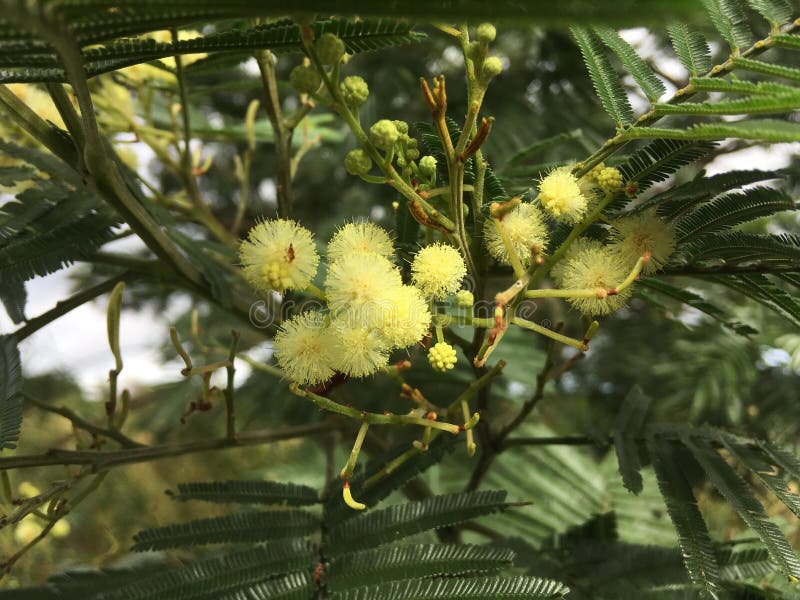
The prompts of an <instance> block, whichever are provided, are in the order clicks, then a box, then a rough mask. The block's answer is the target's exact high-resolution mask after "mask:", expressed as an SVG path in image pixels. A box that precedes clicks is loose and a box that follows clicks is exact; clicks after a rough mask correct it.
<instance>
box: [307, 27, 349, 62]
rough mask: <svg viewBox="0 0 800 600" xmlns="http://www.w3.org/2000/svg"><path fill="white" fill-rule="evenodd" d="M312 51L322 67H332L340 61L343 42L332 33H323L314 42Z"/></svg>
mask: <svg viewBox="0 0 800 600" xmlns="http://www.w3.org/2000/svg"><path fill="white" fill-rule="evenodd" d="M314 50H316V51H317V56H318V57H319V60H320V62H322V64H323V65H327V66H333V65H335V64H338V63H339V61H340V60H342V56H343V55H344V50H345V48H344V42H343V41H342V40H341V39H340V38H338V37H337V36H335V35H334V34H332V33H323V34H322V35H321V36H319V38H317V41H316V42H314Z"/></svg>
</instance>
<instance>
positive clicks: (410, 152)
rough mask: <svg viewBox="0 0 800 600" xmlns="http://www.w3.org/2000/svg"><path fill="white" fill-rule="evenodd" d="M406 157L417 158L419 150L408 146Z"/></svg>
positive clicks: (409, 158)
mask: <svg viewBox="0 0 800 600" xmlns="http://www.w3.org/2000/svg"><path fill="white" fill-rule="evenodd" d="M406 158H407V159H408V160H417V159H418V158H419V150H417V149H416V148H409V149H408V150H406Z"/></svg>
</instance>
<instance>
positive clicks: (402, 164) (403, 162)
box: [395, 156, 408, 169]
mask: <svg viewBox="0 0 800 600" xmlns="http://www.w3.org/2000/svg"><path fill="white" fill-rule="evenodd" d="M395 162H396V163H397V166H398V167H400V168H401V169H402V168H404V167H405V166H406V165H407V164H408V163H407V162H406V159H405V158H403V157H402V156H398V157H397V160H396V161H395Z"/></svg>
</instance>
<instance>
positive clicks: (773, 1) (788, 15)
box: [747, 0, 792, 25]
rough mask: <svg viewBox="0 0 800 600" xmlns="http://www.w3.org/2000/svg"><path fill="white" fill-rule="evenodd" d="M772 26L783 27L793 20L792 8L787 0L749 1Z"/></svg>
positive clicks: (751, 6)
mask: <svg viewBox="0 0 800 600" xmlns="http://www.w3.org/2000/svg"><path fill="white" fill-rule="evenodd" d="M747 4H749V5H750V8H752V9H753V10H755V11H757V12H758V13H759V14H760V15H761V16H762V17H764V18H765V19H766V20H767V21H769V23H770V24H771V25H781V24H783V23H786V22H788V21H790V20H791V19H792V7H791V5H790V4H789V2H788V1H787V0H747Z"/></svg>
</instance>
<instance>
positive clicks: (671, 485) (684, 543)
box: [647, 436, 721, 596]
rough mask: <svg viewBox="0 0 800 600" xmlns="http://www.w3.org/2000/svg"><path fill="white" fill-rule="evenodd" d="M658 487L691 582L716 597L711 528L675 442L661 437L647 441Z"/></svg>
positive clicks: (717, 583)
mask: <svg viewBox="0 0 800 600" xmlns="http://www.w3.org/2000/svg"><path fill="white" fill-rule="evenodd" d="M647 448H648V451H649V453H650V457H651V459H652V461H653V467H654V468H655V471H656V475H657V476H658V487H659V489H660V490H661V495H662V496H663V497H664V502H665V503H666V505H667V510H668V511H669V516H670V518H671V519H672V523H673V524H674V525H675V530H676V531H677V533H678V541H679V544H680V547H681V550H682V553H683V562H684V564H685V565H686V570H687V571H688V572H689V576H690V577H691V579H692V581H693V582H694V583H696V584H698V585H701V586H703V588H704V590H705V591H706V592H707V593H708V594H710V595H712V596H714V595H716V594H717V592H718V591H719V590H720V579H721V573H720V567H719V562H718V560H717V555H716V553H715V551H714V545H713V543H712V541H711V536H710V535H709V533H708V527H707V526H706V522H705V520H704V519H703V516H702V515H701V514H700V509H699V508H698V506H697V499H696V498H695V496H694V493H693V492H692V487H691V485H690V484H689V482H688V481H687V480H686V476H685V475H684V473H683V467H682V458H680V457H678V456H677V455H676V451H675V448H673V447H672V442H670V441H667V440H665V439H663V438H661V437H659V436H648V437H647Z"/></svg>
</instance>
